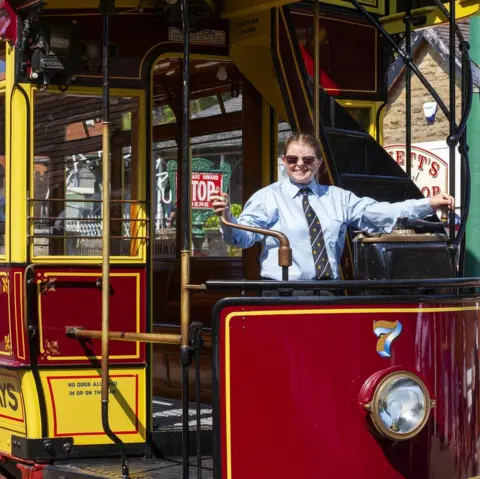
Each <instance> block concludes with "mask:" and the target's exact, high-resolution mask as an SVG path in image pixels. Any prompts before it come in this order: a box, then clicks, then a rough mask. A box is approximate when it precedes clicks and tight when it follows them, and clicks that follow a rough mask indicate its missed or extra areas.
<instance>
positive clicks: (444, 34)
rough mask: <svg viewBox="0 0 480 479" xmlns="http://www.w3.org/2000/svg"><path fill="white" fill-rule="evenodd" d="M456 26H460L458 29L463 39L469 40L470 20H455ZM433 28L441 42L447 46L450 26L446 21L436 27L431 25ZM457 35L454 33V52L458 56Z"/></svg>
mask: <svg viewBox="0 0 480 479" xmlns="http://www.w3.org/2000/svg"><path fill="white" fill-rule="evenodd" d="M457 24H458V26H459V27H460V31H461V32H462V35H463V37H464V39H465V41H467V42H468V41H469V39H470V21H469V20H468V19H466V20H460V21H458V22H457ZM433 28H434V30H435V33H436V34H437V35H438V36H439V37H440V39H441V40H442V42H443V43H444V44H445V45H446V46H447V47H449V46H450V43H449V42H450V26H449V25H448V23H445V24H442V25H438V26H436V27H433ZM458 44H459V42H458V36H457V35H455V54H456V56H457V57H458V56H460V50H459V47H458Z"/></svg>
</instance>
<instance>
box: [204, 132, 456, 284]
mask: <svg viewBox="0 0 480 479" xmlns="http://www.w3.org/2000/svg"><path fill="white" fill-rule="evenodd" d="M282 161H283V164H284V165H285V170H286V172H287V174H288V177H287V178H286V179H283V180H281V181H278V182H276V183H274V184H272V185H269V186H267V187H266V188H263V189H261V190H260V191H257V192H256V193H255V194H254V195H253V196H252V197H251V198H250V199H249V200H248V202H247V203H246V205H245V208H244V210H243V212H242V214H241V215H240V216H239V218H238V219H235V218H234V217H233V216H232V215H231V214H230V211H229V208H230V202H229V198H228V195H227V194H226V193H223V194H221V193H219V192H218V191H217V192H216V194H215V195H213V196H212V197H211V201H212V207H213V210H214V211H215V213H216V214H218V215H221V214H222V213H223V212H224V211H225V213H226V217H227V219H228V220H229V221H231V222H233V223H240V224H245V225H250V226H256V227H260V228H267V229H273V230H278V231H281V232H282V233H284V234H285V235H286V236H287V237H288V239H289V240H290V244H291V245H292V253H293V263H292V266H291V267H290V269H289V277H290V279H292V280H312V279H338V278H339V263H340V258H341V255H342V251H343V247H344V244H345V235H346V232H347V227H348V226H355V227H356V228H358V229H361V230H363V231H367V232H369V233H371V232H386V233H389V232H391V230H392V228H393V226H394V225H395V223H396V221H397V219H398V218H399V217H408V218H409V219H421V218H424V217H425V216H428V215H431V214H432V213H433V212H434V211H435V210H437V209H439V208H440V207H443V206H448V207H449V208H453V207H454V199H453V198H452V197H451V196H449V195H447V194H445V193H441V194H439V195H436V196H434V197H432V198H423V199H420V200H406V201H402V202H398V203H387V202H377V201H375V200H373V199H371V198H367V197H365V198H358V197H357V196H355V195H354V194H353V193H351V192H349V191H346V190H343V189H341V188H338V187H336V186H325V185H320V184H318V183H317V182H316V181H315V175H316V173H317V171H318V169H319V167H320V165H321V163H322V159H321V154H320V145H319V143H318V141H317V139H316V138H315V137H314V136H312V135H310V134H307V133H293V134H292V135H291V136H290V137H289V138H288V140H287V142H286V143H285V147H284V151H283V156H282ZM223 236H224V239H225V241H226V242H227V243H229V244H232V245H234V246H237V247H240V248H249V247H250V246H252V245H253V244H254V243H255V242H257V241H261V242H262V246H263V248H262V254H261V258H260V260H261V276H262V277H263V278H265V279H274V280H281V278H282V274H281V269H280V267H279V266H278V264H277V258H278V243H277V241H276V240H275V239H274V238H272V237H264V236H263V235H258V234H254V233H250V232H247V231H242V230H237V229H233V228H223Z"/></svg>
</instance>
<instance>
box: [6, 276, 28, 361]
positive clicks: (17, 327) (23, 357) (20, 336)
mask: <svg viewBox="0 0 480 479" xmlns="http://www.w3.org/2000/svg"><path fill="white" fill-rule="evenodd" d="M10 277H11V278H12V279H11V285H12V287H11V288H10V289H11V291H10V303H11V311H12V335H13V336H14V338H15V340H14V344H13V351H14V353H15V356H16V358H17V360H18V361H21V362H27V361H28V360H29V358H28V337H27V334H26V331H25V318H24V314H25V311H24V271H23V270H12V271H11V276H10Z"/></svg>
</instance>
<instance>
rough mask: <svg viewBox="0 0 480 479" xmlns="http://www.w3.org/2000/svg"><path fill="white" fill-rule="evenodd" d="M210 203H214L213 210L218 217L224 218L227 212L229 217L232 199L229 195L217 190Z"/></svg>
mask: <svg viewBox="0 0 480 479" xmlns="http://www.w3.org/2000/svg"><path fill="white" fill-rule="evenodd" d="M210 201H211V202H212V208H213V211H214V212H215V214H216V215H218V216H222V214H223V213H224V212H225V216H226V217H228V215H229V211H230V198H229V197H228V195H227V193H220V191H219V190H216V191H214V192H213V193H212V194H211V195H210Z"/></svg>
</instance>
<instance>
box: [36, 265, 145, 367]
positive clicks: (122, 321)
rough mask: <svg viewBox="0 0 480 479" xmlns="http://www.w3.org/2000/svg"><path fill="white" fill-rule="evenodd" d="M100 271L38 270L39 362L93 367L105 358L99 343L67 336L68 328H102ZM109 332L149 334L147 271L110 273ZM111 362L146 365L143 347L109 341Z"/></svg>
mask: <svg viewBox="0 0 480 479" xmlns="http://www.w3.org/2000/svg"><path fill="white" fill-rule="evenodd" d="M100 278H101V273H100V271H99V270H97V271H95V270H92V269H68V270H61V269H52V268H48V269H46V268H42V269H41V268H40V267H38V268H35V283H36V285H37V294H38V298H39V299H38V323H39V324H38V326H39V334H38V338H39V341H40V357H39V363H40V364H50V365H53V364H55V365H58V364H64V363H66V362H68V363H69V364H78V363H82V362H83V363H85V362H88V363H90V362H91V360H92V359H93V360H94V359H95V357H97V358H100V356H101V343H100V340H90V341H80V340H78V339H72V338H67V337H66V336H65V327H66V326H78V327H83V328H84V329H92V330H101V313H102V302H101V300H102V298H101V296H102V290H101V286H100V285H99V284H97V281H98V280H99V279H100ZM110 285H111V297H110V298H111V300H110V315H111V319H110V329H111V330H112V331H127V332H135V331H137V332H145V328H146V287H145V271H144V270H140V269H138V270H137V269H135V270H134V269H113V268H112V270H111V280H110ZM110 359H111V362H112V363H122V364H125V363H139V362H144V361H145V345H144V344H137V343H133V342H123V341H111V342H110Z"/></svg>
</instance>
